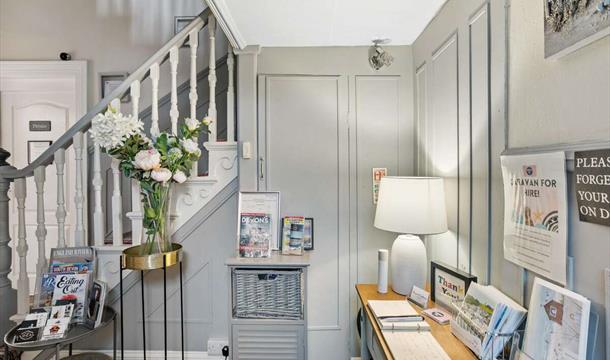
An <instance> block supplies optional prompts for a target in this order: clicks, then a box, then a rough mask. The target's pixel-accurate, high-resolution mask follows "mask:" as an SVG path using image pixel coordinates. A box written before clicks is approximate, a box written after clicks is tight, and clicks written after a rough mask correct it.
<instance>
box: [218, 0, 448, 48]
mask: <svg viewBox="0 0 610 360" xmlns="http://www.w3.org/2000/svg"><path fill="white" fill-rule="evenodd" d="M445 1H446V0H372V1H371V0H370V1H365V0H215V1H213V2H215V3H217V4H218V5H220V6H219V7H221V8H223V9H222V10H223V11H222V12H223V17H224V18H225V19H226V20H228V22H230V23H232V24H231V28H236V29H233V30H234V32H237V34H236V35H238V36H240V37H241V38H242V39H243V41H244V42H245V44H246V45H261V46H341V45H343V46H356V45H370V44H371V40H373V39H378V38H390V39H391V40H392V42H391V44H392V45H410V44H412V43H413V42H414V41H415V39H417V36H419V34H420V33H421V32H422V31H423V30H424V28H425V27H426V25H427V24H428V22H430V20H432V18H433V17H434V15H435V14H436V13H437V12H438V10H439V9H440V8H441V6H442V5H443V3H444V2H445ZM220 3H224V4H222V5H221V4H220ZM227 12H228V13H227ZM235 30H237V31H235Z"/></svg>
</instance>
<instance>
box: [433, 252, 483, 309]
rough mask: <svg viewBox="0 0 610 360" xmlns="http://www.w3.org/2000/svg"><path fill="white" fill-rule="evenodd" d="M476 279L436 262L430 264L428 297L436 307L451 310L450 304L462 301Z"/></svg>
mask: <svg viewBox="0 0 610 360" xmlns="http://www.w3.org/2000/svg"><path fill="white" fill-rule="evenodd" d="M472 282H477V277H476V276H474V275H471V274H468V273H465V272H463V271H461V270H458V269H456V268H454V267H452V266H449V265H447V264H443V263H441V262H438V261H431V262H430V297H431V299H432V301H434V302H435V303H436V304H437V305H439V306H441V307H444V308H445V309H447V310H452V306H451V303H452V302H454V301H458V300H463V299H464V297H465V296H466V292H467V291H468V287H469V286H470V283H472Z"/></svg>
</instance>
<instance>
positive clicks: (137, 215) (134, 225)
mask: <svg viewBox="0 0 610 360" xmlns="http://www.w3.org/2000/svg"><path fill="white" fill-rule="evenodd" d="M172 49H173V48H172ZM173 81H174V78H173V75H172V82H173ZM172 89H173V88H172ZM172 91H173V90H172ZM172 96H173V95H172ZM131 104H132V105H131V113H132V116H136V117H139V111H140V81H139V80H136V81H134V82H133V83H132V84H131ZM176 117H177V114H176ZM172 126H173V124H172ZM126 215H127V217H128V218H129V219H130V220H131V243H132V245H138V244H140V242H141V240H142V229H143V225H142V221H143V218H144V216H143V213H142V201H141V199H140V183H139V182H138V181H137V180H131V211H130V212H128V213H127V214H126ZM121 242H122V240H121Z"/></svg>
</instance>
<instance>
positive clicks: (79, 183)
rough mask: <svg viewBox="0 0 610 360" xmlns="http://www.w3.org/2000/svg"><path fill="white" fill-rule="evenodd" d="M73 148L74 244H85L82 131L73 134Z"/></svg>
mask: <svg viewBox="0 0 610 360" xmlns="http://www.w3.org/2000/svg"><path fill="white" fill-rule="evenodd" d="M72 145H73V148H74V159H75V161H74V165H75V172H76V174H75V175H76V179H75V192H74V207H75V210H76V225H75V227H74V245H75V246H85V245H86V242H87V238H86V234H85V209H84V199H85V197H84V195H83V183H85V181H84V180H83V170H82V169H83V133H82V132H79V133H77V134H76V135H75V136H74V142H73V143H72Z"/></svg>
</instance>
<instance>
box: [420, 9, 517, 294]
mask: <svg viewBox="0 0 610 360" xmlns="http://www.w3.org/2000/svg"><path fill="white" fill-rule="evenodd" d="M504 13H505V9H504V4H503V3H502V2H501V1H491V2H490V1H482V0H472V1H471V0H467V1H448V2H447V3H446V4H445V5H444V7H443V9H442V10H441V11H440V12H439V13H438V14H437V16H436V17H435V18H434V19H433V20H432V22H431V23H430V24H429V25H428V27H427V28H426V30H425V31H424V32H423V33H422V34H421V35H420V36H419V38H418V39H417V40H416V42H415V43H414V44H413V62H414V64H415V66H416V71H415V104H416V105H417V106H416V124H417V135H416V138H417V145H416V150H417V152H418V155H417V162H416V163H417V170H418V173H419V175H437V176H442V177H444V178H445V182H446V184H445V186H446V196H447V216H448V225H449V232H448V233H446V234H441V235H435V236H428V237H427V239H428V241H427V246H428V251H429V257H430V259H437V260H440V261H444V262H447V263H449V264H450V265H453V266H456V267H458V268H460V269H461V270H464V271H467V272H471V273H473V274H474V275H476V276H477V277H478V278H479V282H481V283H490V282H495V283H496V284H501V285H500V287H501V288H502V290H504V291H505V292H507V293H508V294H510V295H511V296H513V297H515V298H517V299H519V298H520V297H521V289H520V286H519V285H518V284H515V282H514V281H512V282H503V281H494V276H498V277H500V276H501V274H503V273H504V274H505V275H506V276H508V277H509V278H510V276H513V275H514V276H518V275H519V271H518V269H517V268H516V267H515V266H513V265H512V264H509V263H506V264H503V265H502V266H505V268H500V267H499V265H496V267H495V268H494V270H497V271H491V267H492V263H494V259H496V258H497V257H498V256H499V257H501V256H502V249H501V247H500V248H499V249H498V247H494V246H492V243H491V241H490V240H491V238H492V237H497V236H500V237H501V236H502V228H501V227H498V226H496V225H500V226H501V216H502V212H503V202H502V196H503V195H502V192H501V191H502V179H501V174H500V171H499V166H498V165H499V155H500V153H501V151H502V150H504V122H505V121H504V97H503V94H504V84H505V82H504V73H505V72H504V65H505V58H504V55H505V41H504V21H503V19H504ZM492 19H496V20H494V21H492ZM498 19H500V20H498ZM498 218H500V222H498V221H497V219H498ZM492 219H494V220H493V221H494V223H493V224H492ZM492 225H493V226H492ZM497 264H499V262H497ZM511 274H512V275H511Z"/></svg>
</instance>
